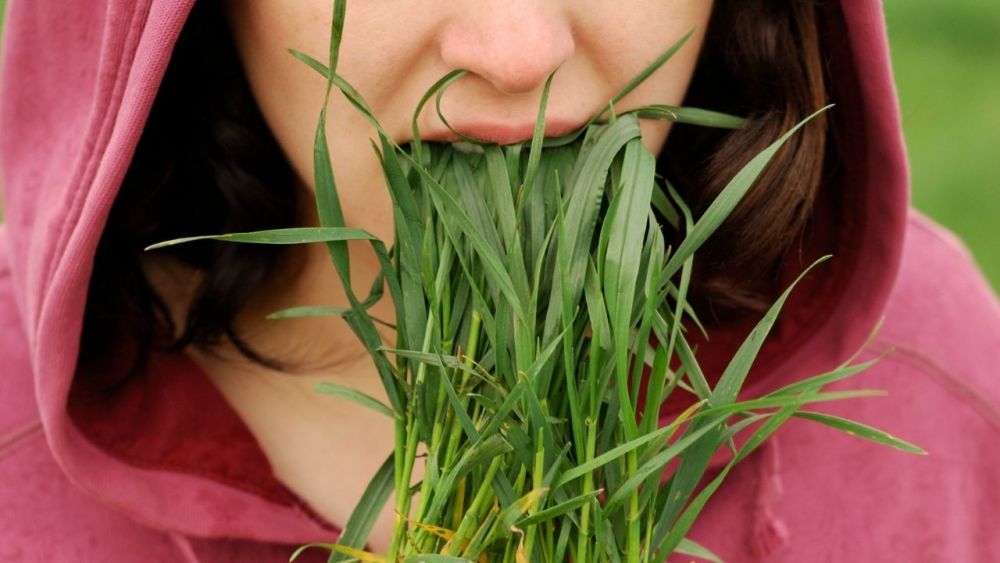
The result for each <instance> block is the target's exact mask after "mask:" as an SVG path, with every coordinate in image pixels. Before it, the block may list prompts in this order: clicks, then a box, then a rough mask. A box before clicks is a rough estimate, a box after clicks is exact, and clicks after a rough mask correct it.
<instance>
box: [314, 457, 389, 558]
mask: <svg viewBox="0 0 1000 563" xmlns="http://www.w3.org/2000/svg"><path fill="white" fill-rule="evenodd" d="M393 465H394V464H393V455H392V454H389V457H387V458H386V460H385V461H384V462H383V463H382V466H381V467H380V468H379V469H378V471H376V472H375V475H374V476H373V477H372V479H371V481H369V483H368V486H367V487H366V488H365V492H364V493H363V494H362V495H361V500H360V501H358V504H357V506H356V507H355V508H354V511H353V512H351V516H350V518H348V520H347V524H346V525H345V526H344V533H343V534H342V535H341V536H340V538H339V539H338V540H337V544H338V545H343V546H347V547H354V548H358V549H363V548H364V547H365V544H366V543H367V542H368V536H369V535H370V534H371V531H372V528H374V527H375V521H376V520H377V519H378V516H379V514H380V513H381V512H382V507H383V506H385V503H386V502H388V500H389V495H390V494H391V493H392V491H393V488H394V480H395V475H394V472H393ZM350 560H351V558H350V557H348V556H346V555H344V554H343V553H337V552H334V553H332V554H331V555H330V559H329V561H332V562H338V561H350Z"/></svg>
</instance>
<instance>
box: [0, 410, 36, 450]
mask: <svg viewBox="0 0 1000 563" xmlns="http://www.w3.org/2000/svg"><path fill="white" fill-rule="evenodd" d="M42 435H44V433H43V432H42V421H41V420H39V419H34V420H31V421H29V422H26V423H22V424H20V425H18V426H16V427H15V428H14V429H13V430H11V431H9V432H7V433H6V434H4V435H3V437H0V458H2V457H5V456H7V454H8V453H10V452H11V451H13V450H14V449H16V448H17V447H18V446H20V445H22V444H24V443H26V442H28V441H29V440H30V439H31V438H34V437H36V436H42Z"/></svg>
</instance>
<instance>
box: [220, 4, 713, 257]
mask: <svg viewBox="0 0 1000 563" xmlns="http://www.w3.org/2000/svg"><path fill="white" fill-rule="evenodd" d="M227 2H228V5H227V12H228V18H229V20H230V24H231V27H232V30H233V34H234V38H235V43H236V47H237V50H238V52H239V54H240V57H241V59H242V60H243V63H244V66H245V69H246V73H247V76H248V79H249V81H250V86H251V89H252V91H253V95H254V97H255V98H256V100H257V102H258V104H259V106H260V109H261V111H262V113H263V115H264V118H265V119H266V121H267V123H268V124H269V126H270V127H271V129H272V131H273V132H274V135H275V137H276V138H277V140H278V142H279V144H280V145H281V146H282V148H283V149H284V151H285V153H286V155H287V157H288V159H289V160H290V162H291V164H292V166H293V168H294V169H295V170H296V171H297V173H298V175H299V177H300V178H301V179H302V182H303V183H304V184H305V185H306V186H310V187H311V186H312V184H313V181H312V166H313V164H312V149H313V139H314V132H315V127H316V123H317V118H318V115H319V110H320V107H321V106H322V103H323V94H324V91H325V86H326V84H325V80H324V79H323V78H322V77H320V76H319V75H318V74H317V73H316V72H315V71H313V70H312V69H310V68H308V67H307V66H306V65H305V64H303V63H301V62H299V61H298V60H296V59H294V58H293V57H292V55H290V54H289V53H288V51H287V49H289V48H292V49H297V50H300V51H303V52H305V53H307V54H309V55H311V56H313V57H315V58H316V59H318V60H320V61H324V60H325V59H326V53H327V52H328V45H329V33H330V20H331V13H332V0H227ZM711 8H712V1H711V0H632V1H630V2H624V3H623V2H613V1H611V0H505V1H503V2H500V1H497V0H492V1H491V0H353V1H352V2H349V3H348V6H347V15H346V21H345V26H344V38H343V43H342V46H341V50H340V61H339V64H338V67H337V72H338V74H340V75H342V76H343V77H344V78H345V79H346V80H347V81H349V82H350V83H351V84H353V85H354V87H355V88H357V90H358V91H359V92H360V93H361V95H362V96H364V98H365V99H366V100H367V101H368V103H369V105H370V106H371V108H372V110H373V112H374V114H375V115H376V117H377V118H378V119H379V121H380V122H381V123H382V125H383V127H384V128H385V129H386V131H387V132H388V133H389V135H391V136H392V137H393V138H394V139H395V140H396V141H397V142H398V143H404V142H407V141H409V140H410V139H411V138H412V133H411V126H410V123H411V118H412V114H413V110H414V108H415V107H416V105H417V103H418V101H419V100H420V98H421V96H422V95H423V94H424V93H425V92H426V91H427V89H428V88H429V87H430V86H431V85H432V84H433V83H434V82H436V81H437V80H438V79H439V78H441V77H442V76H443V75H444V74H446V73H447V72H449V71H451V70H453V69H457V68H461V69H466V70H467V71H469V72H468V74H467V75H466V76H464V77H463V78H461V79H460V80H458V81H457V82H455V83H454V84H452V86H451V87H450V88H449V89H448V90H447V92H446V93H445V95H444V97H443V101H442V106H441V107H442V111H443V113H444V114H445V116H446V117H447V119H448V121H449V122H450V123H451V125H452V126H453V127H455V128H456V129H457V130H459V131H462V132H463V133H466V134H468V135H471V136H473V137H476V138H480V139H487V140H492V141H495V142H500V143H511V142H515V141H521V140H526V139H529V138H530V137H531V134H532V131H533V128H534V122H535V115H536V113H537V111H538V106H539V102H540V100H541V93H542V89H543V86H544V84H545V80H546V78H547V77H548V75H549V74H550V73H551V72H552V71H553V70H555V69H556V68H558V69H559V71H558V72H557V73H556V75H555V78H554V79H553V82H552V86H551V92H550V95H549V103H548V107H547V110H546V134H547V135H552V136H559V135H561V134H564V133H566V132H567V131H570V130H573V129H576V128H578V127H579V126H580V125H582V124H583V123H584V122H586V121H587V120H588V119H589V118H590V116H591V115H592V114H593V113H594V112H595V111H596V110H598V109H600V108H602V107H603V106H606V105H607V103H608V101H609V100H610V98H612V97H613V96H614V95H615V94H616V93H617V92H618V91H619V90H620V89H621V88H622V87H623V86H624V85H625V84H626V83H627V82H628V81H629V80H630V79H631V78H632V77H633V76H634V75H635V74H636V73H638V72H639V71H640V70H642V69H643V68H645V67H646V66H647V65H648V64H649V63H650V62H651V61H652V60H653V59H655V58H656V57H657V56H658V55H659V54H660V53H662V52H663V51H664V50H665V49H666V48H667V47H669V46H670V45H671V44H673V43H674V42H675V41H677V40H678V39H679V38H680V37H681V36H683V35H684V34H685V33H687V32H688V31H690V30H691V29H695V30H696V31H695V33H694V35H693V36H692V38H691V40H690V41H689V42H688V44H687V45H686V46H685V47H684V48H683V49H681V50H680V51H679V52H678V53H677V54H676V55H675V56H674V57H673V58H672V59H671V60H670V62H668V63H667V64H666V65H665V66H664V67H662V68H661V69H660V70H659V71H658V72H656V73H655V74H654V75H653V76H651V77H650V78H649V79H648V80H646V82H644V83H643V84H642V85H641V86H640V87H639V88H637V89H636V90H635V91H633V92H632V93H631V94H630V95H629V96H628V97H627V98H625V99H624V100H623V101H622V102H620V103H619V105H618V109H619V110H623V109H628V108H630V107H635V106H639V105H644V104H650V103H663V104H679V103H680V102H681V100H682V98H683V96H684V92H685V90H686V89H687V85H688V82H689V81H690V78H691V74H692V72H693V70H694V64H695V61H696V59H697V54H698V50H699V49H700V46H701V41H702V36H703V32H704V30H705V27H706V26H707V24H708V19H709V14H710V12H711ZM418 123H419V125H420V130H421V135H422V136H423V138H424V139H431V140H450V139H452V136H451V135H450V133H449V132H448V129H447V128H446V127H445V126H444V124H443V123H441V121H440V120H439V119H438V117H437V114H436V112H435V111H434V108H433V104H429V105H428V107H426V108H425V109H424V111H423V113H422V114H421V115H420V117H419V120H418ZM668 127H669V126H668V124H667V123H665V122H662V121H645V120H644V121H643V122H642V133H643V141H644V142H645V143H646V145H647V146H648V147H649V148H650V150H652V151H654V152H658V151H659V150H660V148H661V147H662V146H663V143H664V141H665V139H666V135H667V131H668ZM327 135H328V138H329V142H330V152H331V157H332V159H333V166H334V171H335V173H336V178H337V185H338V190H339V193H340V197H341V201H342V203H343V207H344V213H345V219H346V221H347V223H348V224H349V225H351V226H356V227H360V228H363V229H366V230H369V231H370V232H372V233H373V234H375V235H376V236H378V237H380V238H382V239H383V240H386V241H387V242H391V240H392V224H391V223H392V222H391V221H390V220H387V218H389V217H391V216H392V213H391V200H390V198H389V194H388V192H387V190H386V189H385V187H384V183H383V178H382V172H381V168H380V167H379V163H378V160H377V158H376V156H375V154H374V152H373V150H372V146H371V143H370V141H369V139H377V136H376V134H375V131H374V129H373V128H372V127H371V125H370V124H368V122H366V121H365V120H364V119H363V118H362V117H361V116H360V115H359V114H358V113H357V111H356V110H354V109H353V108H352V107H350V106H349V105H348V104H347V102H346V101H345V100H344V98H343V97H342V96H341V95H339V93H336V92H335V93H334V94H333V98H332V99H331V107H330V110H329V115H328V122H327Z"/></svg>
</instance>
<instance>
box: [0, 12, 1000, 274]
mask: <svg viewBox="0 0 1000 563" xmlns="http://www.w3.org/2000/svg"><path fill="white" fill-rule="evenodd" d="M23 1H27V2H31V1H32V0H23ZM5 4H6V0H0V14H2V13H3V12H2V10H3V7H4V5H5ZM885 11H886V20H887V22H888V26H889V40H890V44H891V47H892V57H893V64H894V65H895V71H896V80H897V84H898V88H899V95H900V99H901V103H902V113H903V129H904V132H905V134H906V142H907V146H908V149H909V156H910V166H911V170H912V175H913V202H914V205H915V206H916V207H917V208H919V209H920V210H921V211H923V212H924V213H925V214H927V215H929V216H930V217H931V218H933V219H934V220H936V221H938V222H939V223H942V224H944V225H945V226H947V227H948V228H949V229H951V230H952V231H954V232H955V233H956V234H958V236H959V237H961V238H962V239H963V240H964V241H965V243H966V245H968V247H969V249H970V250H971V251H972V253H973V255H974V256H975V257H976V260H977V261H978V262H979V264H980V267H981V268H982V270H983V272H984V273H985V274H986V276H987V278H988V279H989V280H990V282H991V283H992V284H993V287H994V288H1000V0H885ZM2 23H3V22H2V15H0V33H2ZM54 32H55V31H54Z"/></svg>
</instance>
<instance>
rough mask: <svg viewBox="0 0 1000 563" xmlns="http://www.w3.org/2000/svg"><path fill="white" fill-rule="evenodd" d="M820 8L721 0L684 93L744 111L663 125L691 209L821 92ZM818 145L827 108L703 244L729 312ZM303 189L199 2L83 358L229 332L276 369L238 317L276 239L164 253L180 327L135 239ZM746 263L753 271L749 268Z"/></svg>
mask: <svg viewBox="0 0 1000 563" xmlns="http://www.w3.org/2000/svg"><path fill="white" fill-rule="evenodd" d="M815 11H816V10H815V8H814V6H813V3H812V2H811V1H810V0H786V1H776V0H719V1H717V2H716V6H715V8H714V13H713V15H712V21H711V24H710V26H709V28H708V30H707V37H706V42H705V46H704V48H703V52H702V55H701V61H700V63H699V66H698V69H697V71H696V73H695V75H694V77H693V79H692V84H691V87H690V90H689V92H688V97H687V100H686V102H685V103H686V104H687V105H693V106H699V107H705V108H710V109H716V110H721V111H727V112H730V113H735V114H738V115H743V116H746V117H748V118H749V119H748V121H747V124H746V125H745V126H744V127H743V128H742V129H740V130H738V131H735V132H728V131H720V130H709V129H704V128H696V127H689V126H684V125H677V126H676V127H675V128H674V130H673V132H672V133H671V136H670V139H669V141H668V143H667V145H666V147H665V149H664V151H663V156H662V157H661V159H660V163H659V167H660V170H661V172H662V173H663V174H664V175H665V176H666V177H667V178H669V179H670V180H671V181H672V182H673V183H674V185H676V186H677V188H678V189H679V191H680V193H681V194H682V196H683V198H684V199H685V201H687V202H688V203H689V204H691V206H692V208H693V210H694V211H695V213H696V214H697V213H699V212H701V211H702V210H704V208H705V207H706V206H707V204H708V203H709V202H710V201H711V200H712V198H713V197H714V196H715V194H717V193H718V191H719V190H720V189H721V188H722V187H723V186H724V185H725V183H726V182H727V181H728V180H729V179H730V178H731V177H732V176H733V175H735V173H736V172H737V171H738V170H739V168H740V167H741V166H742V165H743V164H744V163H745V162H747V161H748V160H749V158H750V157H752V156H753V155H755V154H757V153H758V152H759V151H760V150H762V149H763V148H764V147H766V146H767V145H768V144H770V143H771V142H772V141H773V140H775V139H776V138H778V137H779V136H780V135H781V134H782V133H783V132H784V131H786V130H788V129H789V128H791V127H792V126H793V125H794V124H795V123H797V122H798V121H799V120H800V119H802V118H803V117H805V116H806V115H808V114H810V113H812V112H813V111H814V110H815V109H817V108H819V107H821V106H822V105H823V104H824V103H825V99H826V96H825V91H824V77H823V67H822V64H821V58H820V48H819V41H818V37H817V23H816V14H815ZM825 141H826V122H825V118H823V117H820V118H818V119H817V120H815V121H814V122H812V123H811V124H810V125H809V126H808V127H807V128H806V129H805V130H804V131H803V132H801V133H800V134H798V135H797V136H795V137H794V138H793V139H792V140H791V141H790V142H789V143H788V145H787V146H786V147H785V148H784V149H783V150H782V151H780V152H779V153H778V155H777V156H776V158H775V159H774V161H773V163H772V164H771V166H770V167H769V168H768V169H767V171H766V172H765V173H764V175H763V176H762V177H761V178H760V179H759V180H758V182H757V183H756V185H755V186H754V188H753V189H752V190H751V191H750V192H749V194H748V195H747V196H746V199H745V200H744V202H742V203H741V205H740V206H739V207H738V208H737V209H736V211H735V212H734V214H733V215H732V216H731V218H730V219H729V220H727V221H726V223H725V224H724V225H723V226H722V227H721V229H720V230H719V231H718V232H717V233H716V234H715V235H714V236H713V237H712V238H711V239H710V241H709V243H708V246H707V247H705V248H704V249H703V250H701V251H699V253H698V259H697V266H696V270H695V276H694V281H693V285H692V289H693V292H694V295H695V296H696V297H697V298H698V299H701V300H703V301H705V302H707V303H708V304H709V305H711V306H712V307H713V309H718V310H723V311H729V312H733V313H736V314H738V313H740V312H746V311H749V310H755V309H758V308H759V306H760V305H761V303H765V302H766V301H767V300H769V297H770V296H769V275H770V273H772V272H773V271H774V270H775V267H776V265H777V264H779V263H780V259H781V257H782V255H783V253H784V252H786V250H787V249H788V248H789V246H790V244H791V243H792V242H793V241H794V240H795V238H796V236H797V235H798V233H799V231H800V230H801V228H802V226H803V224H804V223H805V221H806V220H807V218H808V216H809V213H810V210H811V208H812V204H813V200H814V197H815V194H816V192H817V189H818V185H819V183H820V178H821V174H822V163H823V155H824V151H825V147H824V143H825ZM302 195H303V194H302V193H301V189H299V188H298V187H297V184H296V181H295V177H294V173H293V171H292V170H291V168H290V165H289V164H288V162H287V159H286V158H285V156H284V155H283V153H282V151H281V148H280V146H279V145H278V144H277V142H276V141H275V139H274V137H273V136H272V135H271V133H270V132H269V130H268V128H267V126H266V124H265V123H264V120H263V118H262V117H261V115H260V113H259V110H258V108H257V106H256V103H255V102H254V100H253V98H252V96H251V93H250V90H249V86H248V84H247V82H246V78H245V76H244V75H243V71H242V67H241V65H240V63H239V59H238V57H237V54H236V52H235V49H234V47H233V44H232V41H231V38H230V36H229V35H228V28H227V26H226V22H225V20H224V18H223V14H222V11H221V7H220V6H219V3H218V2H216V1H212V0H205V1H199V2H196V3H195V6H194V8H193V11H192V13H191V15H190V16H189V19H188V21H187V23H186V25H185V29H184V30H183V32H182V34H181V36H180V39H179V41H178V43H177V45H176V47H175V51H174V54H173V57H172V59H171V62H170V65H169V68H168V69H167V72H166V75H165V77H164V79H163V84H162V86H161V88H160V90H159V93H158V94H157V98H156V101H155V103H154V105H153V108H152V112H151V115H150V117H149V120H148V122H147V125H146V128H145V130H144V132H143V135H142V137H141V139H140V141H139V145H138V147H137V149H136V154H135V157H134V159H133V161H132V164H131V167H130V169H129V171H128V174H127V176H126V178H125V180H124V183H123V185H122V187H121V191H120V193H119V195H118V197H117V199H116V201H115V203H114V206H113V208H112V210H111V213H110V216H109V218H108V223H107V227H106V229H105V231H104V233H103V236H102V238H101V240H100V243H99V246H98V249H97V255H96V258H95V264H94V271H93V276H92V278H91V282H90V290H89V294H88V300H87V309H86V315H85V318H84V330H83V343H82V348H81V350H82V354H83V356H82V357H81V361H83V362H87V361H91V360H93V359H95V358H99V355H100V353H101V351H102V350H107V349H108V348H109V347H110V346H111V345H112V344H113V343H115V342H117V339H118V337H119V335H122V334H130V335H134V336H135V337H136V338H137V340H138V342H137V344H138V350H139V354H138V356H137V357H136V361H135V365H136V366H139V365H141V363H142V358H143V357H144V356H145V355H146V353H147V352H148V351H149V350H150V349H151V347H153V346H156V347H164V348H168V349H175V350H179V349H181V348H183V347H185V346H187V345H195V346H198V347H201V348H202V349H205V350H210V349H211V348H212V347H213V346H215V345H216V344H218V343H219V342H221V341H223V340H225V339H228V340H229V341H231V342H232V343H234V345H235V346H236V347H237V348H239V349H240V350H241V351H242V352H243V353H244V355H246V356H247V357H249V358H251V359H254V360H255V361H258V362H261V363H265V364H268V365H277V363H276V362H275V361H274V360H271V359H268V358H262V357H260V356H259V355H257V354H256V353H255V352H254V351H253V350H252V349H250V348H249V347H248V346H246V345H245V344H244V342H243V340H242V339H241V338H240V335H239V334H237V333H236V331H235V330H234V328H233V324H234V319H235V317H236V315H237V313H238V312H239V311H240V309H241V308H242V307H243V306H244V305H245V304H246V303H247V301H248V300H249V298H250V297H251V296H252V295H254V294H255V293H256V292H257V291H259V290H260V289H261V288H263V287H264V285H265V284H266V283H267V282H268V280H269V279H271V278H272V276H273V275H274V274H275V273H276V271H277V269H278V267H279V265H280V264H281V260H282V257H283V254H282V252H281V251H280V250H279V249H278V248H277V247H267V246H257V245H232V244H225V243H200V244H197V245H190V246H183V245H182V246H178V247H174V248H173V249H170V250H168V251H165V252H167V253H168V255H169V256H170V257H172V258H173V259H175V260H178V261H180V262H181V263H183V264H186V265H187V266H190V267H191V268H193V269H195V270H197V271H199V272H201V273H202V276H201V277H200V281H199V282H198V284H199V285H198V286H197V287H196V288H195V289H194V291H193V300H192V301H191V305H190V307H189V310H188V311H187V314H186V315H185V320H184V324H183V326H175V322H176V321H175V319H173V318H172V316H171V314H170V312H169V311H168V310H167V307H166V306H165V304H164V301H163V299H162V297H161V296H159V295H158V294H157V292H156V291H155V290H154V289H153V287H152V285H151V284H150V281H149V279H148V277H147V276H146V275H145V273H144V271H143V268H142V263H141V257H142V253H143V251H142V249H143V248H144V247H145V246H146V245H148V244H151V243H153V242H158V241H162V240H167V239H171V238H175V237H180V236H187V235H197V234H205V233H222V232H234V231H245V230H255V229H265V228H276V227H283V226H291V225H295V224H296V223H297V222H298V221H299V220H300V217H299V214H298V210H299V209H300V204H301V202H302V200H301V199H300V198H301V197H302ZM748 265H753V268H750V269H749V270H750V271H754V272H759V273H760V274H759V275H758V276H756V277H755V278H748V277H747V276H746V275H745V272H747V271H748V268H747V266H748ZM736 272H739V277H736V276H735V275H734V274H735V273H736Z"/></svg>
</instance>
